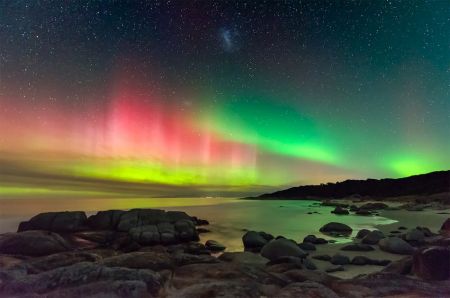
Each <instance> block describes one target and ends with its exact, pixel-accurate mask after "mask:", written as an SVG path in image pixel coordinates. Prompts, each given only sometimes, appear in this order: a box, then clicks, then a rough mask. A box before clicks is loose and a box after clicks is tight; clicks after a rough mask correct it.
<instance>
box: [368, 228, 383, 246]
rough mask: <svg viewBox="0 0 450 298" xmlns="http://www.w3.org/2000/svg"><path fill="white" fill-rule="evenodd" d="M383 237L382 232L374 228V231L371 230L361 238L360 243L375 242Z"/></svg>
mask: <svg viewBox="0 0 450 298" xmlns="http://www.w3.org/2000/svg"><path fill="white" fill-rule="evenodd" d="M384 237H385V236H384V234H383V232H381V231H378V230H374V231H371V232H370V233H369V234H367V235H366V236H365V237H364V238H363V239H362V243H364V244H377V243H378V241H380V240H381V239H383V238H384Z"/></svg>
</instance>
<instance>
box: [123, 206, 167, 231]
mask: <svg viewBox="0 0 450 298" xmlns="http://www.w3.org/2000/svg"><path fill="white" fill-rule="evenodd" d="M167 221H168V220H167V217H166V212H165V211H164V210H159V209H132V210H130V211H126V212H125V213H123V214H122V215H121V216H120V220H119V223H118V224H117V230H119V231H124V232H127V231H129V230H130V229H132V228H137V227H140V226H147V225H157V224H158V223H161V222H167Z"/></svg>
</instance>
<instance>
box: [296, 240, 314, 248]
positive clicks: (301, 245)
mask: <svg viewBox="0 0 450 298" xmlns="http://www.w3.org/2000/svg"><path fill="white" fill-rule="evenodd" d="M298 247H300V248H301V249H302V250H316V247H315V246H314V244H312V243H311V242H303V243H299V244H298Z"/></svg>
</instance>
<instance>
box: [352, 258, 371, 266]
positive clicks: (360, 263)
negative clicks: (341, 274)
mask: <svg viewBox="0 0 450 298" xmlns="http://www.w3.org/2000/svg"><path fill="white" fill-rule="evenodd" d="M371 263H372V260H371V259H370V258H368V257H365V256H356V257H354V258H353V259H352V261H351V264H352V265H358V266H363V265H369V264H371Z"/></svg>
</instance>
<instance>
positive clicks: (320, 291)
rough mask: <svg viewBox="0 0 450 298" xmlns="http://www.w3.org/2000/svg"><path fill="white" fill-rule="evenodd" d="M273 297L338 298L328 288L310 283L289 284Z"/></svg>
mask: <svg viewBox="0 0 450 298" xmlns="http://www.w3.org/2000/svg"><path fill="white" fill-rule="evenodd" d="M274 297H279V298H290V297H304V298H339V296H338V295H337V294H336V293H335V292H333V291H332V290H330V289H329V288H327V287H325V286H323V285H321V284H319V283H316V282H311V281H305V282H301V283H300V282H296V283H291V284H289V285H288V286H286V287H284V288H282V289H281V290H280V291H279V292H278V293H277V294H276V295H275V296H274Z"/></svg>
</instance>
